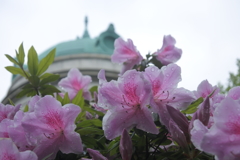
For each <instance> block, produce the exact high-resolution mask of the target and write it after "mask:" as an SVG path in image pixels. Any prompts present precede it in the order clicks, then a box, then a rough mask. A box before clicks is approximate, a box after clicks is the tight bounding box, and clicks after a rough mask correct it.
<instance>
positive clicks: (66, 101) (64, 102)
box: [62, 92, 70, 105]
mask: <svg viewBox="0 0 240 160" xmlns="http://www.w3.org/2000/svg"><path fill="white" fill-rule="evenodd" d="M68 103H70V98H69V96H68V93H67V92H66V93H65V95H64V97H63V100H62V105H65V104H68Z"/></svg>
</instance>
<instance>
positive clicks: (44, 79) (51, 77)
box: [40, 73, 60, 85]
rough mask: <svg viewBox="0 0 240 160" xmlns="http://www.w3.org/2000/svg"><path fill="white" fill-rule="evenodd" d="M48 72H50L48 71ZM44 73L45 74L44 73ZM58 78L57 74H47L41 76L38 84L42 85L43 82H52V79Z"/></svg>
mask: <svg viewBox="0 0 240 160" xmlns="http://www.w3.org/2000/svg"><path fill="white" fill-rule="evenodd" d="M49 74H50V73H49ZM44 75H45V74H44ZM59 78H60V75H58V74H50V75H48V77H46V78H43V79H42V80H41V82H40V85H44V84H47V83H50V82H53V81H56V80H58V79H59Z"/></svg>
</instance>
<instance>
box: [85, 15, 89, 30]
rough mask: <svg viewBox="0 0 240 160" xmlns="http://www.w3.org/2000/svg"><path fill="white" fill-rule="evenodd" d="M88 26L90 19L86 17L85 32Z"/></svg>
mask: <svg viewBox="0 0 240 160" xmlns="http://www.w3.org/2000/svg"><path fill="white" fill-rule="evenodd" d="M87 25H88V17H87V16H85V30H87Z"/></svg>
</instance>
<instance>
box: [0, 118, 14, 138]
mask: <svg viewBox="0 0 240 160" xmlns="http://www.w3.org/2000/svg"><path fill="white" fill-rule="evenodd" d="M12 124H13V120H11V119H8V118H5V119H4V120H2V121H1V122H0V138H9V133H8V127H9V126H11V125H12Z"/></svg>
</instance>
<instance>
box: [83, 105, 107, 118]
mask: <svg viewBox="0 0 240 160" xmlns="http://www.w3.org/2000/svg"><path fill="white" fill-rule="evenodd" d="M80 107H81V108H82V110H84V111H88V112H89V113H91V114H97V115H99V116H104V114H103V113H102V112H99V111H96V110H94V109H92V108H90V107H89V106H80Z"/></svg>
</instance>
